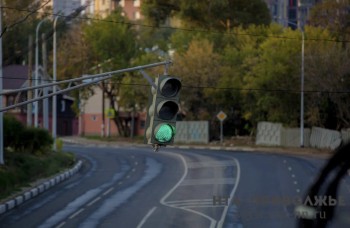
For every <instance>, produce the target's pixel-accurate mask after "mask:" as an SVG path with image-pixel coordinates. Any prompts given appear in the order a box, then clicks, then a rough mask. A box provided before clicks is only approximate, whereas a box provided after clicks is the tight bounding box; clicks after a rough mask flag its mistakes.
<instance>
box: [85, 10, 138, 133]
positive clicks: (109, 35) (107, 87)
mask: <svg viewBox="0 0 350 228" xmlns="http://www.w3.org/2000/svg"><path fill="white" fill-rule="evenodd" d="M105 21H117V22H119V23H115V22H114V23H107V22H105ZM105 21H93V22H91V23H90V24H87V25H86V26H85V27H84V29H83V34H84V39H85V40H86V43H87V45H88V46H87V47H88V49H89V51H90V54H91V55H90V56H92V59H91V62H90V64H91V66H98V67H97V68H96V69H100V70H102V71H111V70H115V69H123V68H127V67H129V64H130V61H131V59H132V58H133V57H134V56H135V54H136V53H137V49H138V47H137V44H136V42H135V38H136V34H135V32H134V30H133V28H132V27H131V26H129V24H128V23H127V19H126V18H125V17H123V16H121V12H120V11H116V12H114V13H112V14H111V15H109V16H108V17H107V18H106V19H105ZM124 76H125V75H118V76H116V77H113V79H111V80H110V81H109V82H106V83H105V84H104V85H102V86H101V89H102V90H103V91H104V93H105V94H106V96H107V98H108V99H109V102H110V107H111V108H112V109H114V110H115V113H116V115H115V118H114V119H113V120H114V122H115V124H116V126H117V128H118V131H119V134H120V135H123V136H127V135H128V134H129V133H130V130H129V128H128V123H127V122H126V121H123V120H122V118H121V117H120V111H121V110H120V105H118V99H117V98H118V97H119V95H120V90H121V82H122V80H123V77H124Z"/></svg>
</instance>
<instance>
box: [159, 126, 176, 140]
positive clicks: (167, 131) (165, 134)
mask: <svg viewBox="0 0 350 228" xmlns="http://www.w3.org/2000/svg"><path fill="white" fill-rule="evenodd" d="M174 136H175V127H174V126H172V125H170V124H158V125H157V127H156V128H155V130H154V137H155V139H156V140H157V141H158V142H160V143H167V142H170V141H171V140H172V139H173V137H174Z"/></svg>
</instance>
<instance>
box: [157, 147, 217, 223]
mask: <svg viewBox="0 0 350 228" xmlns="http://www.w3.org/2000/svg"><path fill="white" fill-rule="evenodd" d="M173 155H175V156H177V157H179V158H180V159H181V161H182V163H183V165H184V167H185V171H184V173H183V174H182V177H181V178H180V180H179V181H178V182H177V183H176V184H175V185H174V186H173V187H172V188H171V189H170V190H169V191H168V192H167V193H166V194H165V195H164V196H163V198H162V199H161V200H160V203H161V204H162V205H164V206H167V207H172V208H177V209H178V207H175V206H171V205H168V204H167V202H165V200H166V199H167V198H168V197H169V196H170V195H171V194H172V193H173V192H174V191H175V189H176V188H178V187H179V186H180V184H181V182H182V181H183V180H184V179H185V177H186V176H187V173H188V167H187V163H186V160H185V158H184V157H183V156H181V155H180V154H176V153H173ZM181 209H182V210H184V211H188V212H192V213H194V214H197V215H199V216H202V217H204V218H206V219H208V220H209V221H210V228H214V227H215V225H216V223H217V222H216V221H215V220H214V219H213V218H211V217H209V216H208V215H205V214H203V213H200V212H198V211H195V210H192V209H189V208H181Z"/></svg>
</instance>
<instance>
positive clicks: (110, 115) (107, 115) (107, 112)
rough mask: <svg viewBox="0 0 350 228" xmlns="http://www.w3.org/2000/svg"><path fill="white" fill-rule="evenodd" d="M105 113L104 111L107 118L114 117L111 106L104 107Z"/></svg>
mask: <svg viewBox="0 0 350 228" xmlns="http://www.w3.org/2000/svg"><path fill="white" fill-rule="evenodd" d="M105 113H106V114H105V115H106V117H107V118H111V119H113V118H114V117H115V112H114V109H113V108H110V109H106V110H105Z"/></svg>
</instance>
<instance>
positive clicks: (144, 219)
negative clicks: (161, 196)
mask: <svg viewBox="0 0 350 228" xmlns="http://www.w3.org/2000/svg"><path fill="white" fill-rule="evenodd" d="M156 209H157V207H153V208H152V209H151V210H149V211H148V213H147V214H146V215H145V217H143V219H142V220H141V222H140V223H139V224H138V225H137V227H136V228H141V227H142V226H143V224H145V223H146V221H147V219H148V218H149V217H151V215H152V214H153V212H154V211H155V210H156Z"/></svg>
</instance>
